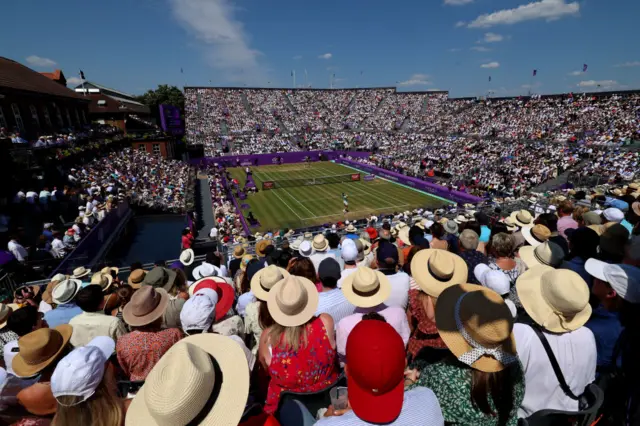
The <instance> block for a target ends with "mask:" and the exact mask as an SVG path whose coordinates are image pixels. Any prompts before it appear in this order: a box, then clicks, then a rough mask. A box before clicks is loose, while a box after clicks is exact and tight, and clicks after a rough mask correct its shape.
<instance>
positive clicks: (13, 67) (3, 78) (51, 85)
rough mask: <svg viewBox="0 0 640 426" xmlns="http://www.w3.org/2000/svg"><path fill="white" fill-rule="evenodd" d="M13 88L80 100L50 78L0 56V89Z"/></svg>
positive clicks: (72, 92) (73, 93) (78, 96)
mask: <svg viewBox="0 0 640 426" xmlns="http://www.w3.org/2000/svg"><path fill="white" fill-rule="evenodd" d="M2 88H7V89H14V90H21V91H26V92H32V93H40V94H43V95H49V96H59V97H64V98H73V99H78V100H81V99H83V97H82V96H80V95H78V94H76V92H74V91H73V90H71V89H68V88H66V87H64V86H62V85H61V84H58V83H56V82H55V81H53V80H52V79H51V78H49V77H47V76H45V75H43V74H40V73H39V72H36V71H34V70H32V69H31V68H29V67H26V66H24V65H22V64H21V63H18V62H16V61H13V60H11V59H8V58H4V57H0V89H2Z"/></svg>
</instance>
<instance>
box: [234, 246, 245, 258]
mask: <svg viewBox="0 0 640 426" xmlns="http://www.w3.org/2000/svg"><path fill="white" fill-rule="evenodd" d="M246 253H247V251H246V250H245V249H244V247H242V245H237V246H235V247H234V248H233V257H234V258H236V259H242V257H243V256H244V255H245V254H246Z"/></svg>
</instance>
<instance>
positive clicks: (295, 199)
mask: <svg viewBox="0 0 640 426" xmlns="http://www.w3.org/2000/svg"><path fill="white" fill-rule="evenodd" d="M263 174H264V175H265V176H266V177H267V178H269V180H277V179H273V178H271V177H270V176H269V174H268V173H266V172H264V173H263ZM261 180H262V179H261ZM262 181H263V182H264V180H262ZM278 189H284V191H285V192H286V193H287V194H289V197H291V198H293V200H294V201H295V202H296V203H298V204H300V206H302V208H303V209H305V210H306V211H308V212H309V213H311V214H312V215H313V212H312V211H311V210H309V209H308V208H306V207H305V206H304V204H302V203H301V202H300V201H298V199H297V198H296V197H294V196H293V195H291V193H290V192H289V191H287V188H276V189H272V191H277V190H278ZM275 194H276V196H277V197H278V198H279V199H280V201H282V202H283V203H284V204H285V205H286V206H287V207H289V210H291V211H292V212H293V213H295V215H296V216H298V217H299V218H300V220H303V219H302V218H301V217H300V216H299V215H298V213H296V212H295V211H294V210H293V209H292V208H291V207H290V206H289V205H288V204H287V203H285V201H284V200H283V199H282V198H281V197H280V195H278V193H277V192H276V193H275ZM313 217H317V216H315V215H314V216H313Z"/></svg>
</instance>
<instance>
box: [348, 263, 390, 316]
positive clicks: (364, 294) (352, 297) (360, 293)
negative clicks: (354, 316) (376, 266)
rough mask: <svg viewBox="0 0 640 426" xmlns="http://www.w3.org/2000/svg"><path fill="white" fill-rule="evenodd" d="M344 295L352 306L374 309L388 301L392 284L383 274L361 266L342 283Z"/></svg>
mask: <svg viewBox="0 0 640 426" xmlns="http://www.w3.org/2000/svg"><path fill="white" fill-rule="evenodd" d="M342 293H343V294H344V297H345V298H346V299H347V300H348V301H349V302H350V303H351V304H352V305H354V306H357V307H359V308H372V307H374V306H378V305H381V304H383V303H384V302H386V301H387V299H388V298H389V296H390V295H391V282H390V281H389V278H388V277H387V276H386V275H385V274H383V273H382V272H380V271H376V270H373V269H371V268H368V267H366V266H361V267H359V268H358V269H356V271H355V272H353V273H352V274H350V275H349V276H347V277H346V278H345V279H344V280H343V281H342Z"/></svg>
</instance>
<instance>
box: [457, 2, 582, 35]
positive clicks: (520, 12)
mask: <svg viewBox="0 0 640 426" xmlns="http://www.w3.org/2000/svg"><path fill="white" fill-rule="evenodd" d="M579 12H580V4H579V3H578V2H573V3H566V2H565V0H540V1H537V2H531V3H529V4H523V5H522V6H518V7H516V8H514V9H503V10H499V11H497V12H493V13H487V14H484V15H480V16H478V17H477V18H476V19H475V20H473V21H472V22H470V23H469V25H468V26H469V28H489V27H493V26H495V25H512V24H517V23H519V22H524V21H532V20H535V19H546V20H547V21H554V20H556V19H560V18H562V17H564V16H570V15H577V14H578V13H579Z"/></svg>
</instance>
